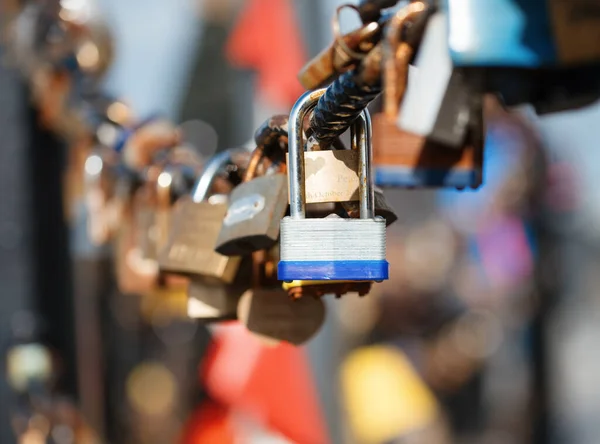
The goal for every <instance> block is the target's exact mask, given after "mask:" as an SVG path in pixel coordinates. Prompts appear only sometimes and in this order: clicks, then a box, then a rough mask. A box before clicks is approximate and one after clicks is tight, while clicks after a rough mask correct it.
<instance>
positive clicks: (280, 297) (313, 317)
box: [237, 288, 325, 345]
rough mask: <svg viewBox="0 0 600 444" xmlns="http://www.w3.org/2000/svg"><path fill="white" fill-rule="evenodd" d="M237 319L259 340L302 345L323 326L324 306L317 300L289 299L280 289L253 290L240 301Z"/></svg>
mask: <svg viewBox="0 0 600 444" xmlns="http://www.w3.org/2000/svg"><path fill="white" fill-rule="evenodd" d="M237 316H238V319H239V320H240V322H241V323H242V324H243V325H244V326H245V327H246V328H247V329H248V330H249V331H250V332H252V333H254V334H255V335H257V336H259V337H261V338H264V339H267V340H270V341H285V342H289V343H291V344H294V345H302V344H304V343H305V342H307V341H308V340H309V339H310V338H312V337H313V336H314V335H315V334H316V333H317V332H318V331H319V329H320V328H321V325H323V322H324V321H325V304H323V301H321V300H320V299H316V298H302V299H299V300H294V299H291V298H289V297H288V295H287V293H286V292H285V291H283V290H281V289H264V288H256V289H253V290H248V291H247V292H246V293H244V295H243V296H242V297H241V299H240V301H239V303H238V309H237Z"/></svg>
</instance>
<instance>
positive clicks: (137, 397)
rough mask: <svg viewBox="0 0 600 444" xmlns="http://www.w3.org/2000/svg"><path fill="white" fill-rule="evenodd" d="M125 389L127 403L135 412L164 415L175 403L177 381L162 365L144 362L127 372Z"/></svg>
mask: <svg viewBox="0 0 600 444" xmlns="http://www.w3.org/2000/svg"><path fill="white" fill-rule="evenodd" d="M126 390H127V398H128V399H129V403H130V404H131V406H132V407H133V408H134V409H135V410H136V411H137V412H139V413H142V414H145V415H150V416H155V415H166V414H168V413H169V412H170V410H171V409H172V408H173V407H174V405H175V396H176V391H177V382H176V381H175V376H174V375H173V373H171V371H169V369H167V368H166V367H165V366H164V365H162V364H160V363H153V362H145V363H142V364H140V365H138V366H137V367H135V368H134V369H133V371H132V372H131V373H130V374H129V377H128V378H127V383H126Z"/></svg>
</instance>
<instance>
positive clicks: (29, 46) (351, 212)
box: [9, 0, 481, 344]
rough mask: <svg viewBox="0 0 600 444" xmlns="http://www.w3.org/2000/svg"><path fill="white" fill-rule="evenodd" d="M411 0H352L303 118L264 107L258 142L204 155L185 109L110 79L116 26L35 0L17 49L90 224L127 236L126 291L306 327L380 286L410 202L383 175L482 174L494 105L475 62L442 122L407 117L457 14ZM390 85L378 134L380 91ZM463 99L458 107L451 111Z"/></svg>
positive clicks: (258, 321)
mask: <svg viewBox="0 0 600 444" xmlns="http://www.w3.org/2000/svg"><path fill="white" fill-rule="evenodd" d="M395 3H396V2H395V1H391V0H389V1H363V2H361V3H360V5H359V6H358V7H357V8H355V9H356V10H357V11H358V12H359V14H360V16H361V19H362V20H363V26H362V27H361V28H359V29H358V30H355V31H352V32H351V33H349V34H346V35H340V34H339V23H338V20H337V15H339V12H340V10H338V13H337V15H336V19H335V21H334V32H335V34H336V39H335V42H334V43H333V44H332V45H331V46H330V47H329V48H327V49H325V50H324V51H323V52H322V53H321V54H319V55H318V56H317V57H316V58H315V59H314V60H313V61H311V62H310V63H309V64H308V65H307V66H306V67H305V68H304V69H303V70H302V72H301V73H300V74H299V78H300V81H301V82H302V84H303V85H304V86H305V87H306V88H307V89H309V90H311V91H309V92H307V93H306V94H304V95H303V96H302V97H300V98H299V99H298V101H297V103H296V105H295V106H294V107H293V109H292V110H291V114H290V116H289V118H288V116H275V117H273V118H272V119H269V120H268V121H267V122H265V124H264V125H262V126H261V127H260V128H259V129H258V130H257V132H256V134H255V142H256V148H255V149H254V150H252V152H250V151H249V150H246V149H230V150H226V151H223V152H221V153H218V154H216V155H215V156H213V157H212V158H211V159H208V160H206V161H205V162H204V161H203V160H202V159H200V158H199V157H198V156H197V155H196V154H194V151H193V150H192V149H190V148H189V147H186V146H185V144H184V142H183V141H182V138H181V134H180V131H179V130H178V129H177V127H176V126H175V125H173V124H171V123H169V122H166V121H164V120H161V119H159V118H150V119H145V120H138V119H135V118H134V117H133V116H132V113H131V112H130V110H129V109H128V108H127V107H126V106H125V105H124V103H123V102H121V101H118V100H114V99H112V98H108V97H106V96H105V95H104V94H102V93H101V92H100V90H99V88H98V82H99V80H100V78H101V75H102V74H103V73H104V71H105V70H106V67H107V66H108V64H109V62H110V55H111V53H112V52H111V48H112V46H111V44H110V39H108V38H107V33H106V32H105V28H104V27H103V26H101V25H100V24H98V23H96V22H91V21H89V19H88V20H87V21H86V19H85V17H87V16H85V15H82V14H81V11H80V10H77V11H74V10H70V9H67V8H68V7H69V4H64V5H63V4H62V3H61V5H62V6H58V3H56V4H55V5H54V6H55V7H54V6H49V5H53V3H52V2H50V3H37V2H31V3H30V4H28V5H26V7H25V8H24V10H23V11H22V12H21V13H20V14H19V15H17V17H16V18H15V20H13V22H12V26H11V27H10V29H12V30H13V32H12V33H9V35H10V36H12V40H11V41H12V47H13V48H14V51H13V53H14V55H15V57H14V60H15V61H16V62H17V63H18V64H19V66H20V67H21V68H22V70H23V72H24V73H25V74H26V75H27V77H28V78H29V79H30V80H31V83H32V85H33V91H34V99H35V100H36V101H37V102H36V103H37V105H38V107H39V109H40V115H41V117H42V122H43V123H44V124H46V125H47V126H48V127H49V128H51V129H53V130H55V131H56V132H57V133H59V134H61V135H62V136H64V137H65V138H66V139H67V141H68V143H69V145H70V152H71V157H72V162H71V168H70V172H71V174H70V177H69V179H70V180H69V182H70V184H71V185H70V186H69V187H67V189H68V190H70V195H71V196H70V197H71V200H70V201H71V202H75V201H77V199H79V198H80V197H81V195H84V196H85V200H86V203H87V208H88V213H89V221H88V225H89V237H90V239H91V240H92V241H93V242H95V243H98V244H104V243H108V242H113V243H114V244H115V248H114V251H115V254H116V260H115V263H116V274H117V278H118V283H119V287H120V289H121V290H122V291H123V292H125V293H135V294H140V295H143V296H144V300H145V301H146V305H148V304H150V306H153V303H152V302H148V301H156V300H163V301H164V300H168V301H171V302H172V304H171V303H170V304H168V306H170V307H171V308H170V310H172V311H173V314H175V315H178V316H179V315H180V316H187V317H191V318H194V319H198V320H201V321H205V322H214V321H222V320H231V319H240V320H241V321H242V322H243V323H244V324H245V325H246V326H247V327H248V329H250V330H251V331H253V332H254V333H256V334H258V335H261V336H264V337H268V338H270V339H275V340H286V341H288V342H292V343H294V344H300V343H303V342H305V341H306V340H308V339H309V338H310V337H311V336H312V335H313V334H314V333H315V332H316V331H317V330H318V328H319V325H320V324H321V323H322V322H323V317H324V306H323V303H322V301H321V300H320V297H321V296H324V295H326V294H334V295H336V296H338V297H339V296H342V295H344V294H346V293H353V292H354V293H358V294H359V295H361V296H362V295H366V294H367V293H369V291H370V290H371V287H372V285H373V284H374V283H375V282H380V281H382V280H385V279H387V278H388V263H387V261H386V245H385V244H386V236H385V233H386V226H387V225H389V224H391V223H392V222H394V221H395V220H396V215H395V214H394V212H393V210H392V209H391V208H390V206H389V205H388V204H387V203H386V201H385V198H384V196H383V194H382V192H381V190H379V189H377V188H375V186H374V185H375V184H374V182H375V183H377V184H379V185H383V186H389V185H392V186H403V187H416V186H453V187H467V186H477V185H478V184H479V183H480V182H481V174H480V173H481V171H480V160H481V137H480V133H481V131H480V130H481V126H480V125H479V123H480V119H478V118H477V116H478V115H479V114H480V113H479V111H478V110H479V108H478V104H477V103H475V101H474V100H475V99H472V97H473V96H475V95H474V94H471V93H470V91H469V90H467V89H466V87H465V86H464V85H465V84H464V82H463V81H462V80H463V78H462V77H461V75H460V73H459V72H456V73H455V72H454V71H452V69H450V71H451V72H449V73H448V76H446V77H445V78H444V79H445V82H446V83H444V82H443V81H439V82H438V84H439V85H437V86H436V87H435V88H432V89H435V91H437V93H438V95H437V96H436V97H438V99H439V100H438V102H439V103H437V105H438V108H437V110H438V111H439V112H438V114H437V117H436V118H435V119H433V120H432V122H433V123H432V125H431V128H429V129H428V132H427V134H424V133H423V132H420V133H419V132H418V131H417V132H415V131H412V130H411V129H400V128H399V126H398V124H399V123H402V122H403V121H404V120H402V119H403V118H404V117H403V118H402V119H401V118H400V116H405V115H407V116H409V117H411V116H412V115H413V114H415V113H417V111H419V112H422V113H426V114H427V115H435V112H433V113H432V109H429V108H423V109H417V110H414V109H413V108H414V106H413V105H411V103H412V102H411V101H410V99H411V97H412V95H414V93H412V92H411V86H412V84H413V83H414V82H413V79H412V76H411V82H410V83H408V88H407V82H408V72H409V63H412V62H418V61H419V60H420V58H423V59H424V60H425V61H427V60H430V59H431V55H429V56H428V54H429V53H432V54H434V53H435V51H436V50H439V48H438V47H437V46H436V42H437V40H436V36H437V33H439V32H440V31H439V26H440V25H439V24H437V23H438V21H439V20H437V19H436V15H435V10H434V8H432V7H430V6H428V5H427V4H426V3H424V2H420V1H417V2H411V3H410V4H409V5H408V6H406V7H404V8H402V9H400V10H399V11H398V12H396V13H392V14H390V13H387V12H386V11H385V9H386V8H388V7H391V6H393V5H394V4H395ZM65 5H66V6H65ZM340 9H341V8H340ZM54 28H57V29H59V30H60V31H61V32H60V33H59V36H60V39H58V40H57V39H56V38H54V37H53V38H50V36H51V35H52V36H54V34H52V32H53V31H52V30H53V29H54ZM28 29H29V30H31V29H36V30H38V31H39V32H36V34H35V35H36V38H37V39H38V40H35V41H32V40H31V38H30V37H31V35H30V33H28V32H29V31H27V30H28ZM99 29H101V30H102V32H100V31H98V30H99ZM42 31H43V32H42ZM438 40H439V39H438ZM57 41H58V43H57ZM415 54H417V58H415ZM423 63H425V62H423ZM447 71H448V70H447V69H446V71H443V72H447ZM327 84H329V85H328V86H327V87H326V88H322V87H323V86H326V85H327ZM314 88H321V89H316V90H313V89H314ZM382 92H383V93H384V97H385V103H384V105H385V109H384V113H382V114H380V115H377V116H376V118H375V134H374V135H373V151H372V150H371V138H372V136H371V121H370V117H369V112H368V111H367V106H368V105H369V103H371V102H372V101H373V100H374V99H375V98H376V97H377V96H379V95H380V94H381V93H382ZM432 94H433V93H432ZM440 94H441V95H440ZM405 96H406V99H405V100H403V98H404V97H405ZM430 102H432V103H435V100H432V101H430ZM405 106H408V107H409V108H410V107H411V106H413V108H410V109H411V111H410V112H405V111H404V107H405ZM448 107H450V108H452V109H451V112H449V114H451V115H453V116H457V117H456V119H458V120H456V119H455V120H452V121H449V120H448V119H446V118H445V116H446V114H448V113H447V112H446V108H448ZM457 107H458V108H460V109H458V108H457ZM457 110H458V111H457ZM400 111H401V112H400ZM459 111H460V112H459ZM463 111H464V112H463ZM411 118H412V117H411ZM413 120H414V119H413ZM400 126H402V125H400ZM408 128H412V127H410V125H409V126H408ZM413 129H414V128H413ZM449 129H451V130H452V131H450V130H449ZM347 130H350V147H346V146H345V144H344V142H343V141H342V138H341V136H342V135H343V134H344V133H345V132H346V131H347ZM411 131H412V132H411ZM288 148H289V152H288ZM372 163H373V165H372ZM286 173H287V176H286ZM282 281H283V282H282Z"/></svg>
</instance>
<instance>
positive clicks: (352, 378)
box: [340, 346, 439, 444]
mask: <svg viewBox="0 0 600 444" xmlns="http://www.w3.org/2000/svg"><path fill="white" fill-rule="evenodd" d="M340 373H341V374H340V381H341V385H342V394H343V397H344V401H345V407H346V412H347V415H348V420H349V424H350V427H351V430H352V432H353V434H354V436H355V438H356V439H357V442H359V443H364V444H381V443H384V442H389V441H391V440H393V439H396V438H399V437H401V436H403V435H407V434H410V433H412V432H414V431H417V430H419V429H422V428H424V427H426V426H428V425H429V424H432V423H433V422H434V421H436V418H437V417H438V413H439V410H438V404H437V401H436V399H435V397H434V396H433V394H432V393H431V392H430V391H429V389H428V388H427V386H426V385H425V383H424V382H423V381H422V379H421V378H420V377H419V375H418V374H417V373H416V371H415V370H414V368H413V367H412V365H411V364H410V362H409V361H408V359H407V358H406V356H405V355H404V354H403V353H402V352H401V351H399V350H397V349H394V348H391V347H385V346H375V347H365V348H361V349H358V350H356V351H354V352H353V353H351V354H350V355H349V356H348V357H347V358H346V359H345V361H344V362H343V364H342V366H341V370H340Z"/></svg>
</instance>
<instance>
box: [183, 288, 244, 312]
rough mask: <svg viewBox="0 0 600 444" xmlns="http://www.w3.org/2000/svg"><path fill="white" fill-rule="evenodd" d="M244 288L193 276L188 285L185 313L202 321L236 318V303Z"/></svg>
mask: <svg viewBox="0 0 600 444" xmlns="http://www.w3.org/2000/svg"><path fill="white" fill-rule="evenodd" d="M243 292H244V289H241V288H238V287H235V286H232V285H222V284H218V283H215V282H210V281H207V280H206V279H204V278H199V277H195V278H192V279H191V280H190V285H189V287H188V293H187V296H188V299H187V315H188V317H189V318H191V319H197V320H199V321H202V322H218V321H225V320H232V319H236V317H237V304H238V301H239V299H240V297H241V295H242V293H243Z"/></svg>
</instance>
